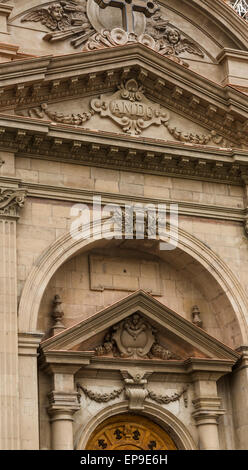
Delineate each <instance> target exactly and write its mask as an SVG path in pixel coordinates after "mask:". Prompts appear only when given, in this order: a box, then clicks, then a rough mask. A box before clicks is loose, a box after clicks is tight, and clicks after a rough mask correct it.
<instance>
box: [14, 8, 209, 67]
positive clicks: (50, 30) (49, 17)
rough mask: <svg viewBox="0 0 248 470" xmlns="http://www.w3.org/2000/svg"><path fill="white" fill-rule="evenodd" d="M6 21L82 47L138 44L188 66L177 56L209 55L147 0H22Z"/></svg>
mask: <svg viewBox="0 0 248 470" xmlns="http://www.w3.org/2000/svg"><path fill="white" fill-rule="evenodd" d="M10 25H15V26H18V27H21V28H29V29H33V30H36V31H43V32H44V34H43V36H42V39H43V41H45V42H47V43H55V42H58V41H62V42H66V43H67V44H70V46H72V47H73V48H80V49H81V50H85V51H90V50H94V49H101V48H106V47H113V46H122V45H126V44H131V43H137V42H138V43H142V44H143V45H145V46H147V47H149V48H151V49H153V50H154V51H156V52H158V53H159V54H161V55H163V56H167V57H169V58H171V59H172V60H175V61H176V62H178V63H179V64H181V65H184V66H186V67H188V65H189V64H188V63H186V62H185V61H184V60H183V59H181V56H183V57H184V58H185V57H186V58H194V57H195V58H197V59H198V60H201V61H209V59H210V57H209V55H208V52H207V51H206V50H205V49H204V48H203V46H201V45H199V44H197V43H196V41H194V40H193V39H192V38H191V37H190V36H188V35H187V34H186V33H185V32H184V31H182V30H181V29H180V28H179V27H178V26H177V25H176V24H174V23H173V22H171V21H169V20H168V18H167V17H166V9H165V8H162V7H160V6H159V5H158V4H157V3H156V2H151V1H144V2H140V1H139V0H132V1H130V2H125V1H124V0H120V1H118V2H116V1H112V0H104V1H101V0H64V1H53V2H44V3H43V4H40V2H36V1H34V2H33V3H32V5H31V8H30V3H27V2H22V7H20V6H17V7H16V8H15V10H14V16H13V17H12V18H11V19H10ZM210 61H212V59H210Z"/></svg>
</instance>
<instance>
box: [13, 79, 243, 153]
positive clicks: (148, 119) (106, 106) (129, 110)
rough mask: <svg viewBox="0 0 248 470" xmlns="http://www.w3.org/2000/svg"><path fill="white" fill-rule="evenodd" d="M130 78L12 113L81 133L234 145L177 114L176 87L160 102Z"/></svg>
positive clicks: (155, 96)
mask: <svg viewBox="0 0 248 470" xmlns="http://www.w3.org/2000/svg"><path fill="white" fill-rule="evenodd" d="M133 77H134V74H133V73H130V74H129V78H126V79H120V81H119V83H118V82H117V83H116V86H115V87H114V90H111V91H106V92H104V93H96V92H95V91H94V92H92V93H91V94H90V95H89V94H87V96H83V95H82V96H80V97H77V98H71V99H70V100H68V99H67V100H61V101H56V102H52V101H49V102H48V101H45V102H42V103H41V104H40V105H38V106H32V107H29V108H20V107H18V109H16V110H15V113H16V114H17V115H18V116H23V117H25V118H31V119H39V120H42V121H43V122H50V123H51V124H52V125H56V126H58V125H61V126H64V127H65V126H66V127H67V128H68V127H69V128H70V127H74V128H77V129H79V128H81V129H82V130H84V131H91V132H95V131H97V132H102V133H106V132H107V133H108V134H112V135H116V134H123V136H127V137H129V136H130V137H132V138H138V137H144V138H148V139H153V140H159V141H166V142H173V141H174V142H181V143H191V144H199V145H204V146H215V147H219V146H220V145H222V147H233V146H235V143H234V142H231V140H227V139H225V138H224V137H223V136H221V135H220V134H217V132H215V131H213V130H210V129H209V128H206V127H204V126H202V125H201V124H200V123H196V122H194V120H192V119H190V118H189V117H188V115H187V113H181V114H179V113H178V109H177V105H176V101H177V98H179V97H180V93H181V91H180V89H179V88H178V89H174V91H173V92H172V99H170V100H169V99H168V100H166V99H165V100H163V98H162V97H161V96H160V97H158V96H157V95H156V93H153V94H151V92H150V90H149V89H147V88H146V86H145V85H144V83H142V80H140V79H136V78H133ZM177 94H178V95H179V96H178V97H177ZM183 114H184V115H183Z"/></svg>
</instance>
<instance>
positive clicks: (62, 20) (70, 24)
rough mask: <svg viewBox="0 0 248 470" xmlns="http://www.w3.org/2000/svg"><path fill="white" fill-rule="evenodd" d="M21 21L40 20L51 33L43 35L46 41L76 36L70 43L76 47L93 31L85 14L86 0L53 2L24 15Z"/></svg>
mask: <svg viewBox="0 0 248 470" xmlns="http://www.w3.org/2000/svg"><path fill="white" fill-rule="evenodd" d="M21 21H22V22H27V21H30V22H35V23H37V22H40V23H41V24H43V25H45V26H46V27H47V28H48V29H50V30H51V31H52V33H48V34H46V35H45V36H44V39H46V40H48V41H58V40H61V39H67V38H70V37H73V36H76V38H75V39H73V41H72V44H73V45H74V47H78V46H80V45H81V44H83V43H84V42H86V41H87V40H88V38H89V37H90V36H91V35H92V34H93V33H94V30H93V28H92V26H91V24H90V23H89V20H88V17H87V14H86V0H82V1H81V0H77V1H73V0H70V1H69V0H66V1H59V2H55V3H53V4H52V5H50V6H49V7H47V8H39V9H36V10H33V11H31V12H30V13H28V14H27V15H25V16H24V17H23V18H22V20H21Z"/></svg>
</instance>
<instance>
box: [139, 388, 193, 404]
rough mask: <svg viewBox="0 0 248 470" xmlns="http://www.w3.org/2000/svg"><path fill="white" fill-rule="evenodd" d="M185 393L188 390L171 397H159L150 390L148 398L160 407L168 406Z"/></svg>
mask: <svg viewBox="0 0 248 470" xmlns="http://www.w3.org/2000/svg"><path fill="white" fill-rule="evenodd" d="M185 392H186V389H184V390H182V391H181V392H179V393H174V394H173V395H171V396H169V395H157V394H156V393H155V392H152V391H151V390H148V395H147V396H148V397H149V398H150V399H151V400H153V401H155V402H156V403H159V404H160V405H168V404H169V403H172V402H174V401H177V400H179V399H180V398H181V396H182V395H183V394H184V393H185Z"/></svg>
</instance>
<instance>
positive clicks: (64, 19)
mask: <svg viewBox="0 0 248 470" xmlns="http://www.w3.org/2000/svg"><path fill="white" fill-rule="evenodd" d="M64 3H66V2H59V3H54V4H53V5H51V6H49V7H48V8H47V9H46V8H40V9H39V10H34V11H31V12H30V13H28V14H27V15H25V16H24V18H22V20H21V21H22V23H24V22H26V21H33V22H35V23H38V22H40V23H41V24H43V25H45V26H46V27H47V28H48V29H51V31H57V30H59V31H64V30H65V29H66V28H68V27H69V26H71V21H70V17H69V15H68V14H67V13H66V11H65V9H64Z"/></svg>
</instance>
